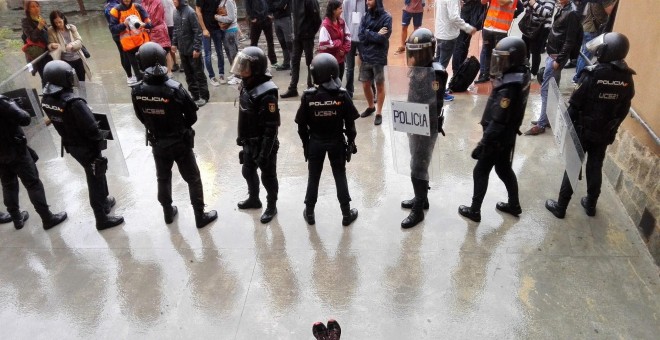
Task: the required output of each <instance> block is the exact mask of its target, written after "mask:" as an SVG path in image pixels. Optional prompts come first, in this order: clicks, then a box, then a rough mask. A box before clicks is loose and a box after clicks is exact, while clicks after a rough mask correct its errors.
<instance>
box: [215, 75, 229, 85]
mask: <svg viewBox="0 0 660 340" xmlns="http://www.w3.org/2000/svg"><path fill="white" fill-rule="evenodd" d="M216 79H217V80H218V81H219V82H220V84H227V81H226V80H225V76H224V75H223V74H221V75H219V76H218V78H216Z"/></svg>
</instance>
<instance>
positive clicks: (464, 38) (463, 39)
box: [451, 31, 472, 73]
mask: <svg viewBox="0 0 660 340" xmlns="http://www.w3.org/2000/svg"><path fill="white" fill-rule="evenodd" d="M471 39H472V35H470V34H467V33H465V32H463V31H461V32H460V33H459V34H458V38H456V43H455V44H454V53H453V55H452V61H451V67H452V70H454V71H453V72H454V73H456V71H458V68H459V67H461V64H463V62H464V61H465V59H466V58H467V56H468V51H469V50H470V40H471Z"/></svg>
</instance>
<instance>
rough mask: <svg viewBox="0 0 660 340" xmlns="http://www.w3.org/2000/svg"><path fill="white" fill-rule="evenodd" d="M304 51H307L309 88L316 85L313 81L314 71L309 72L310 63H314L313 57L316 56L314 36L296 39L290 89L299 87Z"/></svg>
mask: <svg viewBox="0 0 660 340" xmlns="http://www.w3.org/2000/svg"><path fill="white" fill-rule="evenodd" d="M303 51H304V52H305V65H307V88H310V87H312V86H314V84H313V83H312V73H311V72H309V64H311V63H312V58H314V38H309V39H307V38H306V39H294V40H293V56H292V57H291V83H290V84H289V90H296V89H297V88H298V78H299V77H300V58H301V57H302V53H303Z"/></svg>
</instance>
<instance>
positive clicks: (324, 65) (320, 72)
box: [309, 53, 339, 85]
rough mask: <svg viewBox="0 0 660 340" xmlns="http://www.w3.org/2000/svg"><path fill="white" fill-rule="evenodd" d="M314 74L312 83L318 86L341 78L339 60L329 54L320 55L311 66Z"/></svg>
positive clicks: (313, 60) (310, 68)
mask: <svg viewBox="0 0 660 340" xmlns="http://www.w3.org/2000/svg"><path fill="white" fill-rule="evenodd" d="M309 70H310V72H311V73H312V81H313V82H314V84H316V85H321V84H323V83H327V82H328V81H330V80H333V79H335V78H337V77H339V63H337V59H336V58H335V57H334V56H332V55H331V54H329V53H319V54H317V55H316V56H315V57H314V59H312V63H311V64H310V65H309Z"/></svg>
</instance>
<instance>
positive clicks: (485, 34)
mask: <svg viewBox="0 0 660 340" xmlns="http://www.w3.org/2000/svg"><path fill="white" fill-rule="evenodd" d="M481 36H482V38H483V43H482V44H481V55H480V56H479V63H480V64H481V69H480V72H479V73H480V74H479V76H480V77H489V76H490V56H491V55H493V48H495V45H497V43H498V42H500V40H502V39H504V38H506V36H507V34H506V33H502V32H495V31H491V30H487V29H484V30H482V31H481Z"/></svg>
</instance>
